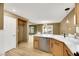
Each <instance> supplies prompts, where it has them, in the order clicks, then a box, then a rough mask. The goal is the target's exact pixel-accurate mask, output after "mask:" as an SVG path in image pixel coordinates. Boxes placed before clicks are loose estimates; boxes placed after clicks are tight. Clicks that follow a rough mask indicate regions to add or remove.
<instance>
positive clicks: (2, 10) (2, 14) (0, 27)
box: [0, 3, 4, 30]
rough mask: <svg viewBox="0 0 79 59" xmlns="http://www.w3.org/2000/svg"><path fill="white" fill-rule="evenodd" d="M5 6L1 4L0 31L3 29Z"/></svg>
mask: <svg viewBox="0 0 79 59" xmlns="http://www.w3.org/2000/svg"><path fill="white" fill-rule="evenodd" d="M3 16H4V4H3V3H0V30H2V29H3V18H4V17H3Z"/></svg>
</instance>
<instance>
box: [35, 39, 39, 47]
mask: <svg viewBox="0 0 79 59" xmlns="http://www.w3.org/2000/svg"><path fill="white" fill-rule="evenodd" d="M34 48H39V41H38V40H34Z"/></svg>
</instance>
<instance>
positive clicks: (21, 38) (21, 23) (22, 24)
mask: <svg viewBox="0 0 79 59" xmlns="http://www.w3.org/2000/svg"><path fill="white" fill-rule="evenodd" d="M26 34H27V22H26V21H25V20H21V19H18V40H17V44H19V43H21V42H27V35H26Z"/></svg>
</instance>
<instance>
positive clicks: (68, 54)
mask: <svg viewBox="0 0 79 59" xmlns="http://www.w3.org/2000/svg"><path fill="white" fill-rule="evenodd" d="M63 54H64V56H73V54H72V53H71V51H70V50H69V48H68V47H67V46H66V45H65V44H64V51H63Z"/></svg>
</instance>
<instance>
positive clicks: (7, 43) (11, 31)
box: [0, 15, 16, 54]
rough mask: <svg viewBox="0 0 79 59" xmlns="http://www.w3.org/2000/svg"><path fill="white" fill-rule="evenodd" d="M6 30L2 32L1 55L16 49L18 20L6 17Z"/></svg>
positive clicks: (0, 35) (0, 41) (0, 33)
mask: <svg viewBox="0 0 79 59" xmlns="http://www.w3.org/2000/svg"><path fill="white" fill-rule="evenodd" d="M3 27H4V29H3V30H0V53H1V54H3V53H4V52H5V51H8V50H10V49H12V48H16V18H12V17H9V16H6V15H5V16H4V26H3Z"/></svg>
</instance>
